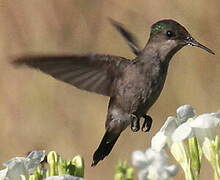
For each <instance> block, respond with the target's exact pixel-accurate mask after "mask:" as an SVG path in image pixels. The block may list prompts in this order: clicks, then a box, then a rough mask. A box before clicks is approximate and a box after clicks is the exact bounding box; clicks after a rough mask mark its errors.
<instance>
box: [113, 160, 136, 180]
mask: <svg viewBox="0 0 220 180" xmlns="http://www.w3.org/2000/svg"><path fill="white" fill-rule="evenodd" d="M133 179H134V169H133V168H131V167H129V166H128V163H127V161H119V162H118V164H117V166H116V172H115V176H114V180H133Z"/></svg>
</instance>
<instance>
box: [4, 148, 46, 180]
mask: <svg viewBox="0 0 220 180" xmlns="http://www.w3.org/2000/svg"><path fill="white" fill-rule="evenodd" d="M44 156H45V151H32V152H31V153H30V154H29V155H28V156H27V157H26V158H24V157H15V158H12V159H11V160H9V161H7V162H5V163H3V165H4V166H6V169H3V170H1V171H0V178H1V179H9V180H20V179H21V178H26V179H27V178H28V177H29V175H30V173H31V172H33V170H34V169H35V168H36V167H37V166H38V165H39V163H40V162H41V161H42V160H43V159H44Z"/></svg>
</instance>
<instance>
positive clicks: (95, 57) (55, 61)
mask: <svg viewBox="0 0 220 180" xmlns="http://www.w3.org/2000/svg"><path fill="white" fill-rule="evenodd" d="M128 63H129V60H127V59H125V58H122V57H118V56H110V55H101V54H91V55H84V56H80V55H72V56H25V57H21V58H18V59H17V60H15V61H14V62H13V64H15V65H16V66H18V65H27V66H29V67H31V68H36V69H39V70H41V71H43V72H44V73H47V74H49V75H51V76H53V77H54V78H56V79H59V80H61V81H64V82H66V83H69V84H71V85H73V86H75V87H77V88H79V89H82V90H87V91H90V92H95V93H98V94H102V95H105V96H111V85H112V83H113V81H114V79H115V77H117V76H118V75H119V73H120V70H121V68H123V66H125V65H126V64H128Z"/></svg>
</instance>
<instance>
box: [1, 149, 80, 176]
mask: <svg viewBox="0 0 220 180" xmlns="http://www.w3.org/2000/svg"><path fill="white" fill-rule="evenodd" d="M45 157H46V161H47V162H44V160H45ZM3 165H4V166H6V168H5V169H3V170H1V171H0V179H2V180H42V179H45V180H83V178H81V177H83V175H84V163H83V159H82V158H81V157H80V156H76V157H74V158H73V159H72V160H71V161H66V160H63V159H62V158H61V157H60V156H58V155H57V153H56V152H54V151H51V152H49V153H48V154H47V156H46V152H45V151H32V152H31V153H30V154H29V155H28V156H27V157H15V158H13V159H11V160H9V161H7V162H5V163H4V164H3Z"/></svg>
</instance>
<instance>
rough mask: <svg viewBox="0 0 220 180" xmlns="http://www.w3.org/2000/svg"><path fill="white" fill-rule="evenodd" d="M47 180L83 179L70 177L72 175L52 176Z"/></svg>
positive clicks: (81, 179)
mask: <svg viewBox="0 0 220 180" xmlns="http://www.w3.org/2000/svg"><path fill="white" fill-rule="evenodd" d="M45 180H83V178H79V177H75V176H70V175H60V176H50V177H47V178H46V179H45Z"/></svg>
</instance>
